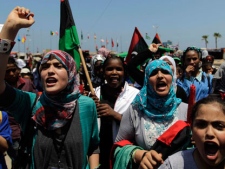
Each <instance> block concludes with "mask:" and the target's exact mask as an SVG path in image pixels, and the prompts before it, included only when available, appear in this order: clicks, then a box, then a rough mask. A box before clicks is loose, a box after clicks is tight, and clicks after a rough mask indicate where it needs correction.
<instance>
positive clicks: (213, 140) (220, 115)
mask: <svg viewBox="0 0 225 169" xmlns="http://www.w3.org/2000/svg"><path fill="white" fill-rule="evenodd" d="M192 132H193V139H194V140H195V144H196V147H197V149H198V151H199V154H200V155H201V158H202V159H203V160H204V162H205V163H206V164H207V165H210V166H217V165H219V164H220V163H221V162H222V161H224V159H225V112H223V111H222V109H221V107H220V105H219V104H218V103H211V104H203V105H201V106H200V107H199V109H198V112H196V117H195V119H194V121H193V126H192Z"/></svg>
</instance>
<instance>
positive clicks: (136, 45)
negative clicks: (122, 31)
mask: <svg viewBox="0 0 225 169" xmlns="http://www.w3.org/2000/svg"><path fill="white" fill-rule="evenodd" d="M145 49H148V45H147V43H146V42H145V40H144V38H143V37H142V35H141V33H140V32H139V30H138V28H137V27H135V29H134V33H133V37H132V39H131V42H130V47H129V50H128V54H127V57H126V59H125V61H126V63H128V62H129V61H130V59H131V53H132V52H134V51H135V52H137V53H140V52H142V51H144V50H145Z"/></svg>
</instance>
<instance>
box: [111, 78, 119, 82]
mask: <svg viewBox="0 0 225 169" xmlns="http://www.w3.org/2000/svg"><path fill="white" fill-rule="evenodd" d="M110 81H111V83H117V82H118V81H119V78H117V77H111V78H110Z"/></svg>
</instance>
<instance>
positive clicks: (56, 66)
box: [41, 58, 68, 94]
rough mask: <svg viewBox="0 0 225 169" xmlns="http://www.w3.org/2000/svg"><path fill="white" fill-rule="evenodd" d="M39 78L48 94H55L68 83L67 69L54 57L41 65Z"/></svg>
mask: <svg viewBox="0 0 225 169" xmlns="http://www.w3.org/2000/svg"><path fill="white" fill-rule="evenodd" d="M41 79H42V85H43V88H44V90H45V91H46V92H47V93H48V94H57V93H59V92H60V91H62V90H63V89H65V88H66V86H67V84H68V74H67V71H66V69H65V68H64V67H63V65H62V64H61V63H60V62H59V61H58V60H57V59H55V58H51V59H50V60H49V61H48V62H46V63H44V64H42V65H41Z"/></svg>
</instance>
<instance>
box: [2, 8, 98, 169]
mask: <svg viewBox="0 0 225 169" xmlns="http://www.w3.org/2000/svg"><path fill="white" fill-rule="evenodd" d="M28 14H30V10H29V9H26V8H24V7H16V8H14V9H13V11H12V12H11V13H10V14H9V16H8V18H7V20H6V22H5V24H4V27H3V28H2V31H1V34H0V38H1V39H2V38H5V39H10V40H11V41H13V40H14V38H15V36H16V34H17V32H18V31H19V29H18V30H15V29H13V28H14V27H16V28H23V27H30V26H31V25H32V24H33V23H34V19H33V16H34V14H32V13H31V14H30V15H29V17H26V16H27V15H28ZM9 23H10V24H9ZM12 35H14V36H12ZM0 55H1V62H0V67H1V69H0V79H1V80H0V108H1V110H6V111H7V112H10V113H11V114H12V115H13V116H14V117H15V119H16V120H17V121H18V122H19V123H20V125H21V127H22V130H23V134H24V137H25V138H29V137H31V139H28V140H30V141H31V143H30V142H29V144H30V145H32V147H27V149H26V150H28V151H30V152H29V153H30V154H31V163H30V166H29V167H30V168H34V169H39V168H76V169H80V168H82V169H85V168H86V167H90V168H92V169H94V168H95V167H97V165H98V154H99V151H98V143H99V137H98V128H97V113H96V107H95V103H94V101H93V100H92V99H90V98H88V97H86V96H82V95H80V93H79V88H78V87H79V82H78V78H77V77H78V76H77V71H76V63H75V62H74V59H73V58H72V57H71V56H70V55H69V54H68V53H66V52H63V51H60V50H53V51H50V52H49V53H47V54H46V55H45V56H44V57H43V60H42V62H41V65H40V68H39V71H40V76H41V81H42V86H43V94H42V95H41V96H40V97H39V98H37V96H36V94H34V93H30V92H23V91H20V90H17V89H15V88H12V87H10V86H9V85H7V84H5V82H4V81H3V79H4V78H3V77H4V76H5V64H6V63H7V59H8V55H9V54H8V53H5V54H3V53H0ZM18 110H19V111H18ZM33 123H34V124H33ZM32 124H33V125H32ZM32 128H34V129H33V132H31V133H29V132H27V131H29V130H30V129H32ZM29 144H28V145H29ZM18 156H19V157H20V154H19V155H18ZM21 159H22V160H23V158H22V157H21ZM19 164H21V163H20V162H19Z"/></svg>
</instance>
